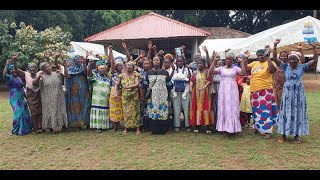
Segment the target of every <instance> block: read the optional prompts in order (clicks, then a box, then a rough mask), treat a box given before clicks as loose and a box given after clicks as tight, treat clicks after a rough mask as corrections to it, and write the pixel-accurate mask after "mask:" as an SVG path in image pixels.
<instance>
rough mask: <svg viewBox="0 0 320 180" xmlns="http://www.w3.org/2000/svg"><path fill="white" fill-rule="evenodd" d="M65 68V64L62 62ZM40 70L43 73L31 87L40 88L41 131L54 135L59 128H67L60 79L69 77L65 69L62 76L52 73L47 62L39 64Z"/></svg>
mask: <svg viewBox="0 0 320 180" xmlns="http://www.w3.org/2000/svg"><path fill="white" fill-rule="evenodd" d="M64 66H65V67H66V63H65V62H64ZM40 69H41V71H43V72H42V73H40V76H38V77H37V78H36V79H35V80H33V85H34V86H36V87H39V86H40V92H41V101H42V129H47V128H48V129H50V131H51V132H53V133H56V132H58V131H61V128H63V129H65V128H66V127H68V118H67V111H66V103H65V96H64V92H63V88H62V77H63V76H65V77H67V78H68V77H69V74H68V71H67V68H65V69H64V74H62V73H61V72H60V74H58V73H57V72H52V70H51V66H50V64H49V63H48V62H42V63H40Z"/></svg>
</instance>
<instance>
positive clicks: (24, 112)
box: [3, 74, 32, 135]
mask: <svg viewBox="0 0 320 180" xmlns="http://www.w3.org/2000/svg"><path fill="white" fill-rule="evenodd" d="M3 78H4V80H5V81H6V84H7V87H8V89H9V101H10V105H11V107H12V110H13V123H12V126H13V128H12V131H11V133H12V134H15V135H25V134H28V133H30V132H32V124H31V118H30V112H29V109H28V105H27V102H26V100H25V99H24V90H23V82H22V80H21V79H20V78H19V77H13V76H12V75H8V74H7V75H6V76H4V77H3Z"/></svg>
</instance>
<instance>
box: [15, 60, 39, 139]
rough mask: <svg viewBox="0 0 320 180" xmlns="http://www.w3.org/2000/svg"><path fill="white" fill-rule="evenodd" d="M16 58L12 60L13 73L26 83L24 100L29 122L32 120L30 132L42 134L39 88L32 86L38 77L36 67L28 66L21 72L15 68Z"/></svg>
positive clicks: (33, 64) (33, 65)
mask: <svg viewBox="0 0 320 180" xmlns="http://www.w3.org/2000/svg"><path fill="white" fill-rule="evenodd" d="M16 57H17V56H13V58H12V60H13V63H14V67H15V71H16V73H17V75H18V76H19V77H21V78H24V79H25V81H26V89H27V91H26V99H27V102H28V105H29V109H30V113H31V120H32V131H33V132H36V133H41V132H42V108H41V107H42V104H41V94H40V91H39V88H35V87H34V86H33V85H32V82H33V80H34V79H36V77H37V76H39V74H40V71H39V72H38V66H37V65H36V64H35V63H29V64H28V71H22V70H21V69H19V68H17V64H16Z"/></svg>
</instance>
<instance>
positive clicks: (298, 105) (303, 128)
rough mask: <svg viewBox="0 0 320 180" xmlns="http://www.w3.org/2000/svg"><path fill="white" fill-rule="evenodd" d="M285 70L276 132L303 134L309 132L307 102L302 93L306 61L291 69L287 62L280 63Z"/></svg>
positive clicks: (306, 66) (294, 134) (306, 68)
mask: <svg viewBox="0 0 320 180" xmlns="http://www.w3.org/2000/svg"><path fill="white" fill-rule="evenodd" d="M280 68H281V69H283V70H284V72H285V78H286V81H285V82H284V86H283V92H282V101H281V106H280V113H279V117H278V119H277V121H278V133H280V134H281V135H286V136H288V135H293V136H296V135H298V136H303V135H308V134H309V122H308V110H307V102H306V97H305V94H304V85H303V76H304V71H306V70H308V69H309V67H308V63H304V64H298V67H297V68H296V69H292V68H291V66H289V65H288V64H281V65H280Z"/></svg>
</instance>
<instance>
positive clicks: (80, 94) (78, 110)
mask: <svg viewBox="0 0 320 180" xmlns="http://www.w3.org/2000/svg"><path fill="white" fill-rule="evenodd" d="M71 58H72V59H69V60H67V64H68V68H67V70H68V74H69V75H70V77H69V78H67V79H66V84H65V85H66V103H67V114H68V124H69V127H72V128H78V130H80V129H81V127H82V126H84V125H89V124H90V123H89V120H87V118H88V113H89V112H88V108H89V106H90V104H89V99H90V98H91V97H90V96H89V95H90V94H89V89H88V84H87V76H86V71H87V69H86V61H85V58H84V57H82V56H78V55H75V56H74V57H71Z"/></svg>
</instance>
